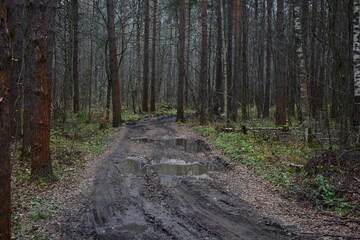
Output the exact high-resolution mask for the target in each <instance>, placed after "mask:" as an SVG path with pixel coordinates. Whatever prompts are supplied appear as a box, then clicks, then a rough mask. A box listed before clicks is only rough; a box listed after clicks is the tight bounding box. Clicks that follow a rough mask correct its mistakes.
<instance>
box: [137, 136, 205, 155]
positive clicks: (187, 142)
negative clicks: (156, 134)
mask: <svg viewBox="0 0 360 240" xmlns="http://www.w3.org/2000/svg"><path fill="white" fill-rule="evenodd" d="M131 140H133V141H137V142H143V143H147V142H155V143H158V144H160V145H163V146H167V147H174V148H180V149H181V150H183V151H185V152H188V153H199V152H201V151H202V149H201V145H200V144H199V143H198V141H197V140H195V139H188V138H176V137H175V138H174V137H170V138H169V137H164V138H159V139H151V138H146V137H141V138H133V139H131Z"/></svg>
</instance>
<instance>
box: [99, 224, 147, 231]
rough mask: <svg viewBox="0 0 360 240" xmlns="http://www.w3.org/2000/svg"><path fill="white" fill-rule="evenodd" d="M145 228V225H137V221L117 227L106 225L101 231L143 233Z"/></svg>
mask: <svg viewBox="0 0 360 240" xmlns="http://www.w3.org/2000/svg"><path fill="white" fill-rule="evenodd" d="M146 230H147V227H146V226H145V225H139V224H137V223H130V224H126V225H122V226H119V227H107V228H104V229H103V231H102V232H103V233H111V232H126V231H131V232H136V233H143V232H145V231H146Z"/></svg>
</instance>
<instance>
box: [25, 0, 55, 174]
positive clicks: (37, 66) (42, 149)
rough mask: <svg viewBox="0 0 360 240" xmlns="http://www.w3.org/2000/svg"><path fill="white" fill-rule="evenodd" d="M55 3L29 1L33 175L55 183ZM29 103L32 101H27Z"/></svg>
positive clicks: (28, 70) (27, 63)
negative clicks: (51, 51)
mask: <svg viewBox="0 0 360 240" xmlns="http://www.w3.org/2000/svg"><path fill="white" fill-rule="evenodd" d="M54 9H55V3H54V2H53V1H50V0H41V1H36V2H33V1H30V0H27V1H26V19H27V23H28V26H27V27H26V34H25V39H26V40H25V41H26V50H25V78H26V81H27V82H28V83H30V84H31V89H29V90H30V95H31V96H30V102H31V109H32V113H31V116H30V119H29V120H30V128H31V132H32V134H31V136H30V141H31V142H30V147H31V175H32V177H34V178H36V177H43V178H48V179H53V177H54V176H53V173H52V165H51V159H50V146H49V140H50V108H51V92H50V90H51V81H50V79H49V75H48V73H49V66H50V64H49V61H50V62H51V61H52V56H51V54H49V48H51V43H50V40H51V39H52V36H51V34H50V33H51V31H50V28H51V27H52V24H51V23H53V19H54V18H55V11H54ZM25 101H28V100H27V99H25ZM35 133H36V134H35Z"/></svg>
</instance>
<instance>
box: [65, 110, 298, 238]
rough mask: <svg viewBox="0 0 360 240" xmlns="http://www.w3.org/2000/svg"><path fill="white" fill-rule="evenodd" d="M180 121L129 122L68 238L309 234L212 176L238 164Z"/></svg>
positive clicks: (69, 228)
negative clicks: (179, 126)
mask: <svg viewBox="0 0 360 240" xmlns="http://www.w3.org/2000/svg"><path fill="white" fill-rule="evenodd" d="M174 121H175V117H174V116H167V117H161V118H158V119H151V120H146V121H142V122H139V123H132V124H128V125H127V126H126V127H124V129H123V131H126V134H125V137H124V138H123V139H122V140H121V141H120V144H119V146H118V147H117V149H116V150H115V151H114V152H113V153H112V154H111V155H110V157H109V158H108V159H107V160H106V161H105V163H104V164H103V166H102V168H101V169H100V170H99V172H98V173H97V174H98V176H97V180H96V183H95V186H94V190H93V192H92V194H91V196H89V198H88V199H85V203H84V206H85V207H84V208H83V209H79V212H78V213H77V214H75V216H73V217H71V218H70V219H68V221H67V223H66V224H64V225H62V226H61V227H62V232H63V236H62V239H109V240H112V239H114V240H115V239H186V240H188V239H226V240H231V239H246V240H248V239H250V240H252V239H276V240H279V239H303V238H301V236H296V235H294V234H292V233H291V231H289V230H287V229H284V228H283V227H281V226H280V225H279V224H278V223H276V222H275V221H273V220H271V219H268V218H264V217H263V216H262V215H261V214H260V213H258V212H257V211H256V210H254V209H253V208H252V207H251V206H249V205H248V204H247V203H246V202H242V201H240V200H239V198H238V197H235V196H233V195H232V194H231V193H229V192H227V191H225V190H224V189H222V187H221V186H218V185H217V184H216V183H215V182H214V181H213V180H212V178H211V175H212V174H216V172H219V171H231V169H230V168H229V167H228V166H226V165H225V164H224V161H222V160H221V159H220V158H219V157H212V156H211V154H209V153H208V151H209V149H210V147H209V146H208V145H207V144H206V143H205V142H203V141H201V140H197V139H191V138H189V137H187V136H183V135H182V133H181V132H177V130H176V128H174V127H172V126H173V125H172V123H173V122H174Z"/></svg>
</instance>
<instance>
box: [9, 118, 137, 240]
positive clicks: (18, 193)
mask: <svg viewBox="0 0 360 240" xmlns="http://www.w3.org/2000/svg"><path fill="white" fill-rule="evenodd" d="M130 117H133V118H135V117H134V116H130ZM110 126H111V125H110V123H109V122H106V121H104V120H100V121H96V122H95V121H94V122H89V121H86V120H85V117H83V116H82V115H81V114H79V115H76V116H74V118H73V119H70V120H68V121H67V122H53V124H52V126H51V133H50V149H51V160H52V167H53V172H54V175H55V176H56V178H57V179H58V180H61V181H62V182H65V183H67V182H69V183H71V182H73V181H76V178H77V176H78V175H79V174H80V173H81V171H82V170H83V168H84V167H85V165H86V163H87V159H88V157H89V155H91V154H93V155H97V154H101V153H102V152H104V151H105V150H106V149H107V148H108V143H109V140H110V136H111V133H112V132H113V131H114V129H112V128H111V127H110ZM13 159H14V160H13V171H12V206H13V215H12V217H13V226H12V231H13V235H14V237H15V238H16V239H43V237H42V236H41V234H39V233H38V232H37V227H36V226H37V225H39V224H41V223H42V222H44V221H47V220H48V219H49V218H51V215H52V214H55V213H57V211H58V206H56V204H55V203H53V202H50V201H49V200H48V196H47V194H48V193H51V192H53V191H54V189H56V185H57V184H59V182H55V183H51V182H48V181H46V180H44V179H41V178H39V179H36V180H33V179H31V176H30V160H29V158H26V157H22V156H21V154H20V149H19V151H17V152H16V153H15V154H14V156H13ZM55 191H56V190H55Z"/></svg>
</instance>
